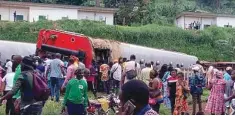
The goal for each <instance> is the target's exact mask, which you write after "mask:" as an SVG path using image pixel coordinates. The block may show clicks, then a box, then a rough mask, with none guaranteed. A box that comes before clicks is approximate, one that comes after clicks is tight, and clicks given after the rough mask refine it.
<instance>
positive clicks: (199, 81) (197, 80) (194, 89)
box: [189, 74, 206, 94]
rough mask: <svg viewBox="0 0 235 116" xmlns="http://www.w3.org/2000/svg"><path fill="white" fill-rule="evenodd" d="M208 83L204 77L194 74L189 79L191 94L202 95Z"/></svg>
mask: <svg viewBox="0 0 235 116" xmlns="http://www.w3.org/2000/svg"><path fill="white" fill-rule="evenodd" d="M205 84H206V81H205V78H204V77H203V76H200V74H199V75H196V74H194V75H193V76H192V77H190V78H189V86H190V93H191V94H202V93H203V89H202V87H205Z"/></svg>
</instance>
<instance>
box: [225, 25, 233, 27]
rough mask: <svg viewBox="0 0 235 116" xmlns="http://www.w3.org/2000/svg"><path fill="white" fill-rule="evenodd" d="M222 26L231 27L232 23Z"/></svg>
mask: <svg viewBox="0 0 235 116" xmlns="http://www.w3.org/2000/svg"><path fill="white" fill-rule="evenodd" d="M224 27H232V25H224Z"/></svg>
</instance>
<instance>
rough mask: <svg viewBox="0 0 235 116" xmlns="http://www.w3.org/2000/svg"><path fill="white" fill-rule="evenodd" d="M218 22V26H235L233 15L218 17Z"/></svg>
mask: <svg viewBox="0 0 235 116" xmlns="http://www.w3.org/2000/svg"><path fill="white" fill-rule="evenodd" d="M216 23H217V26H218V27H224V25H228V24H229V25H232V27H235V18H232V17H217V19H216Z"/></svg>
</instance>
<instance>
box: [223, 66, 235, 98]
mask: <svg viewBox="0 0 235 116" xmlns="http://www.w3.org/2000/svg"><path fill="white" fill-rule="evenodd" d="M231 79H232V80H233V83H234V85H235V70H233V71H232V73H231ZM233 90H235V87H234V89H233ZM233 99H235V92H233V94H232V95H230V96H228V97H227V98H225V100H224V101H226V102H231V100H233Z"/></svg>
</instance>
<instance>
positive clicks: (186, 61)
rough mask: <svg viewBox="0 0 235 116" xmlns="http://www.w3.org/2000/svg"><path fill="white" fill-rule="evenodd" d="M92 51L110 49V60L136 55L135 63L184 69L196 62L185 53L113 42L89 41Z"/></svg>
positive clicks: (193, 57) (195, 58) (102, 40)
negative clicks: (145, 62)
mask: <svg viewBox="0 0 235 116" xmlns="http://www.w3.org/2000/svg"><path fill="white" fill-rule="evenodd" d="M90 40H91V41H92V43H93V48H94V49H110V57H111V58H110V59H112V60H113V59H118V58H119V57H120V56H122V57H126V58H128V59H129V57H130V55H132V54H134V55H136V58H137V61H140V60H141V59H144V60H145V61H147V62H151V61H153V62H156V61H160V63H161V64H169V63H170V62H172V63H173V66H175V65H176V64H183V65H184V67H185V68H186V67H190V66H191V65H192V64H195V63H196V61H197V60H198V58H197V57H195V56H191V55H187V54H185V53H179V52H171V51H166V50H161V49H154V48H149V47H143V46H138V45H133V44H128V43H122V42H117V41H113V40H104V39H97V38H95V39H91V38H90Z"/></svg>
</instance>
